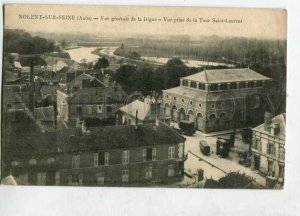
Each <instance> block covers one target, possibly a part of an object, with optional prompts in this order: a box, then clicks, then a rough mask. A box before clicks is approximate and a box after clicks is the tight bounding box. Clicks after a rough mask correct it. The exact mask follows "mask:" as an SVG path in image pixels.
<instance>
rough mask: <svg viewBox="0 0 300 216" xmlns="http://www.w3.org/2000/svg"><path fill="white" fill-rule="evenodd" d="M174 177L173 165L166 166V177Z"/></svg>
mask: <svg viewBox="0 0 300 216" xmlns="http://www.w3.org/2000/svg"><path fill="white" fill-rule="evenodd" d="M172 176H174V164H170V165H168V177H172Z"/></svg>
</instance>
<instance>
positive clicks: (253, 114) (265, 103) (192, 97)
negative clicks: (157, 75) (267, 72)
mask: <svg viewBox="0 0 300 216" xmlns="http://www.w3.org/2000/svg"><path fill="white" fill-rule="evenodd" d="M269 82H271V79H270V78H268V77H265V76H263V75H261V74H258V73H257V72H255V71H253V70H251V69H249V68H236V69H218V70H204V71H202V72H199V73H196V74H194V75H191V76H187V77H183V78H181V79H180V86H178V87H175V88H171V89H166V90H163V107H164V110H165V114H166V115H167V116H170V117H171V121H173V122H180V121H181V120H188V121H191V122H194V123H195V128H196V129H197V130H199V131H202V132H204V133H209V132H215V131H222V130H229V129H233V128H238V127H244V126H248V125H249V124H255V123H256V124H257V123H258V122H261V121H262V119H263V114H264V112H265V110H266V109H267V108H268V107H270V109H272V108H273V107H272V103H271V100H270V97H269V92H268V88H266V86H267V85H268V83H269Z"/></svg>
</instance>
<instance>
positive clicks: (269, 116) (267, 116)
mask: <svg viewBox="0 0 300 216" xmlns="http://www.w3.org/2000/svg"><path fill="white" fill-rule="evenodd" d="M271 123H272V114H271V113H269V112H266V113H265V123H264V130H265V131H268V132H270V130H271Z"/></svg>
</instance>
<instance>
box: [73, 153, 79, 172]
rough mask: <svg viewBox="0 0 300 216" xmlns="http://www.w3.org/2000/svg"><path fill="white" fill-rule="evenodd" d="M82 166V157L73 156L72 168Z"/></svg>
mask: <svg viewBox="0 0 300 216" xmlns="http://www.w3.org/2000/svg"><path fill="white" fill-rule="evenodd" d="M79 164H80V156H79V155H73V156H72V168H73V169H75V168H79Z"/></svg>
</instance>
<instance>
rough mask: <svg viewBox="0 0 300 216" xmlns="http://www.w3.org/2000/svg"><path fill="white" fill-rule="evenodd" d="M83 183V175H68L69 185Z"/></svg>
mask: <svg viewBox="0 0 300 216" xmlns="http://www.w3.org/2000/svg"><path fill="white" fill-rule="evenodd" d="M82 183H83V175H81V174H80V175H78V174H73V175H69V185H72V186H78V185H82Z"/></svg>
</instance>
